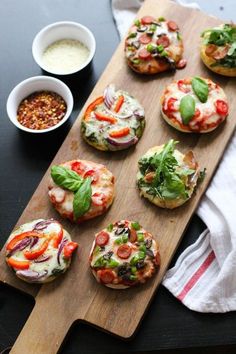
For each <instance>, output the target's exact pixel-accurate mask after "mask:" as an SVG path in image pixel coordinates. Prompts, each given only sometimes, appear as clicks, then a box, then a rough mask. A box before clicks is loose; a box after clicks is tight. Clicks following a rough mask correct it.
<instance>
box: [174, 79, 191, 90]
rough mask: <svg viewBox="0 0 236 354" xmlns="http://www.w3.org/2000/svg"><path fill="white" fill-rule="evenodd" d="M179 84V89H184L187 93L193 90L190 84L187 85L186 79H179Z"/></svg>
mask: <svg viewBox="0 0 236 354" xmlns="http://www.w3.org/2000/svg"><path fill="white" fill-rule="evenodd" d="M177 85H178V88H179V90H180V91H182V92H184V93H187V92H190V91H191V90H190V87H188V86H187V85H186V83H185V82H184V80H179V81H178V82H177Z"/></svg>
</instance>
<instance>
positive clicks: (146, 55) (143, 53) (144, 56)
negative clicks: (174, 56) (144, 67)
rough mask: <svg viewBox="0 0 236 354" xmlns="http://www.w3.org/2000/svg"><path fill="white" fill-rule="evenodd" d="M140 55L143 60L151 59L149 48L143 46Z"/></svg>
mask: <svg viewBox="0 0 236 354" xmlns="http://www.w3.org/2000/svg"><path fill="white" fill-rule="evenodd" d="M138 56H139V58H140V59H142V60H149V59H150V58H151V53H149V52H148V51H147V49H145V48H143V49H141V50H140V51H139V53H138Z"/></svg>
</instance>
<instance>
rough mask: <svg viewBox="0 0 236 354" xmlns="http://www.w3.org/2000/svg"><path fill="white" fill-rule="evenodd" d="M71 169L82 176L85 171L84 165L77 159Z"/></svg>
mask: <svg viewBox="0 0 236 354" xmlns="http://www.w3.org/2000/svg"><path fill="white" fill-rule="evenodd" d="M71 169H72V170H73V171H74V172H76V173H78V175H80V176H82V175H83V173H84V166H83V164H82V163H81V162H80V161H75V162H73V163H72V164H71Z"/></svg>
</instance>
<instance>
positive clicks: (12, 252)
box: [6, 219, 78, 283]
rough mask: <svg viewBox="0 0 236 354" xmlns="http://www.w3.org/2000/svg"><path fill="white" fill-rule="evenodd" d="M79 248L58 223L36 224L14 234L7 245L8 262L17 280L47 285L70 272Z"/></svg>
mask: <svg viewBox="0 0 236 354" xmlns="http://www.w3.org/2000/svg"><path fill="white" fill-rule="evenodd" d="M77 247H78V244H77V243H76V242H72V241H71V237H70V235H69V233H68V232H67V231H66V230H65V229H63V227H62V226H61V224H60V223H59V222H58V221H56V220H53V219H49V220H44V219H39V220H34V221H31V222H29V223H26V224H24V225H21V226H20V227H19V228H17V229H16V230H15V231H14V232H12V234H11V235H10V237H9V239H8V240H7V243H6V262H7V264H8V265H9V267H10V268H11V269H13V271H14V272H15V274H16V276H17V277H18V278H20V279H22V280H24V281H26V282H28V283H47V282H50V281H52V280H54V279H55V278H56V277H57V276H59V275H60V274H62V273H64V272H65V271H66V270H67V268H68V267H69V265H70V263H71V256H72V253H73V252H74V251H75V249H76V248H77Z"/></svg>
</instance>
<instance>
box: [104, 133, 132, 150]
mask: <svg viewBox="0 0 236 354" xmlns="http://www.w3.org/2000/svg"><path fill="white" fill-rule="evenodd" d="M106 141H107V142H108V143H109V144H110V145H112V146H114V147H116V148H122V149H125V148H128V147H129V146H131V145H134V144H136V143H137V141H138V138H137V136H133V137H130V138H128V139H126V140H121V139H119V140H118V139H113V138H110V137H107V138H106Z"/></svg>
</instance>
